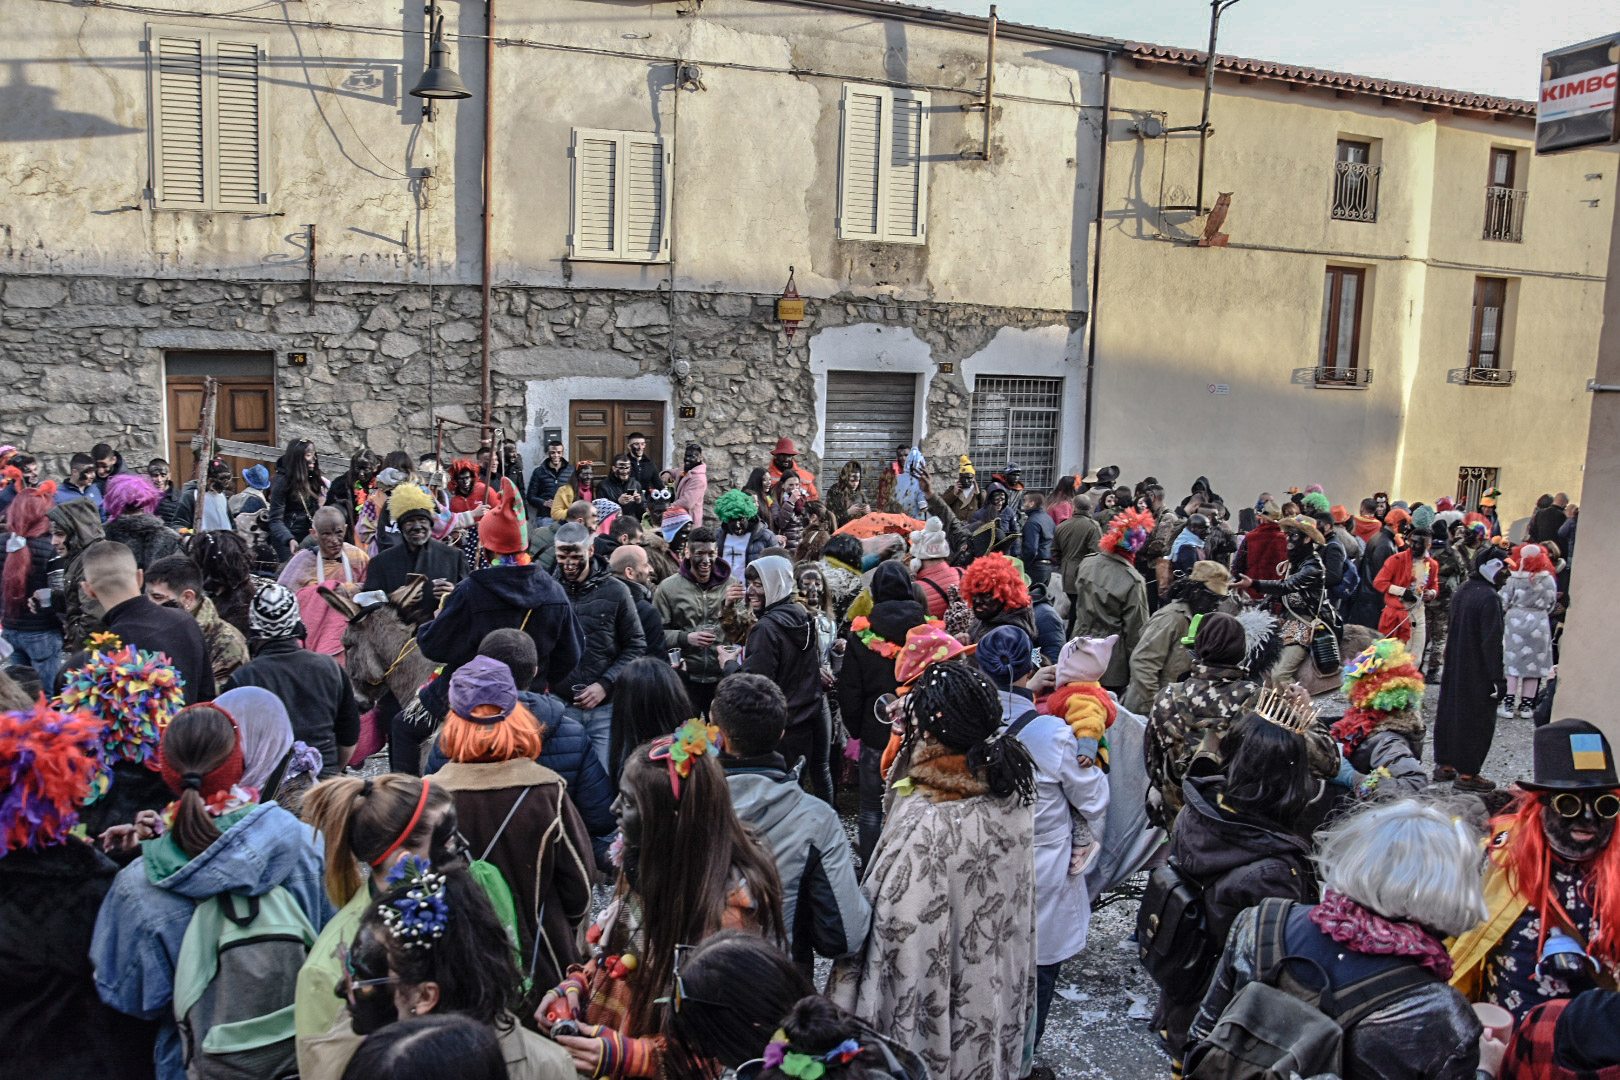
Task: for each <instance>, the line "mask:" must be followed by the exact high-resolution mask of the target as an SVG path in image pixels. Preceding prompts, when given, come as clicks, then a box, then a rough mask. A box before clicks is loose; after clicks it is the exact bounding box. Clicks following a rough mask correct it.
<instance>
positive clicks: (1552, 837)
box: [1541, 791, 1620, 862]
mask: <svg viewBox="0 0 1620 1080" xmlns="http://www.w3.org/2000/svg"><path fill="white" fill-rule="evenodd" d="M1546 799H1547V805H1546V809H1545V811H1544V812H1543V813H1542V815H1541V830H1542V832H1543V833H1545V834H1546V836H1547V846H1548V847H1550V848H1552V849H1553V853H1554V854H1556V855H1557V856H1558V857H1559V858H1560V859H1563V860H1564V861H1565V862H1585V861H1586V860H1587V859H1591V858H1593V857H1594V856H1596V855H1597V854H1598V853H1599V852H1601V851H1602V850H1603V849H1604V848H1606V847H1608V846H1609V842H1610V841H1611V840H1613V839H1614V823H1615V817H1614V815H1615V813H1616V812H1617V811H1620V797H1616V795H1615V793H1614V792H1610V791H1583V792H1580V793H1578V794H1577V793H1575V792H1569V791H1562V792H1559V793H1558V794H1556V795H1547V796H1546ZM1605 815H1608V816H1605Z"/></svg>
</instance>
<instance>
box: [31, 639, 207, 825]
mask: <svg viewBox="0 0 1620 1080" xmlns="http://www.w3.org/2000/svg"><path fill="white" fill-rule="evenodd" d="M185 703H186V695H185V682H184V680H183V679H181V677H180V673H179V672H177V671H175V670H174V666H173V664H171V663H170V661H169V658H168V657H167V656H166V655H164V654H163V653H160V652H159V653H151V652H141V651H138V650H137V649H136V648H135V646H133V645H125V646H124V647H123V648H120V649H116V650H109V651H93V652H92V653H91V654H90V660H89V662H88V663H86V664H85V665H84V666H83V667H79V668H75V669H73V670H72V671H69V672H68V673H67V677H66V682H65V683H64V685H63V687H62V693H61V695H60V696H59V697H58V698H57V699H56V701H55V702H54V704H55V706H56V707H57V708H58V709H62V710H70V709H71V710H81V711H84V712H87V713H89V714H91V715H92V716H94V717H96V718H98V719H100V720H101V721H102V723H103V724H104V725H105V727H104V728H103V729H102V732H101V747H102V752H103V756H104V757H105V758H106V760H107V762H108V763H109V764H111V763H113V762H118V761H129V762H134V763H136V764H139V765H145V766H146V767H147V768H149V769H151V770H153V771H154V772H155V771H156V770H157V767H158V763H157V758H158V746H159V744H160V742H161V741H162V738H163V729H164V728H166V727H168V726H169V721H170V720H173V719H174V715H175V713H177V712H179V711H180V708H181V706H183V705H185ZM99 787H100V790H97V791H96V792H95V793H94V794H95V797H100V795H101V794H102V792H103V791H104V790H105V785H99ZM91 801H94V799H92V800H91Z"/></svg>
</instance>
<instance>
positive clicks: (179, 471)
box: [168, 375, 276, 489]
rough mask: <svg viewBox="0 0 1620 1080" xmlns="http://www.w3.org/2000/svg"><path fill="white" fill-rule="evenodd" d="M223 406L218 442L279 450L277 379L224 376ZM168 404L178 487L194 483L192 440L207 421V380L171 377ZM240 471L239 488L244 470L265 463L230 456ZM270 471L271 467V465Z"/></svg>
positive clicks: (172, 460) (219, 408)
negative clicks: (204, 415)
mask: <svg viewBox="0 0 1620 1080" xmlns="http://www.w3.org/2000/svg"><path fill="white" fill-rule="evenodd" d="M217 381H218V383H219V402H218V405H217V407H216V410H215V422H216V429H217V430H216V432H215V434H216V435H217V437H218V438H221V439H232V440H235V441H237V442H246V443H258V444H259V445H261V446H264V447H265V448H266V449H268V450H274V449H275V448H276V384H275V380H274V379H272V378H262V377H257V376H221V377H220V378H219V379H218V380H217ZM168 399H169V466H170V468H171V469H172V470H173V475H174V482H175V485H176V486H180V485H183V484H185V483H186V481H188V480H190V479H191V478H192V469H193V467H194V465H193V459H192V454H191V439H192V436H194V435H196V434H197V428H198V425H199V424H200V423H201V422H202V399H203V380H202V377H201V376H199V375H171V376H170V377H169V380H168ZM225 460H226V461H228V462H230V463H231V468H232V469H233V470H235V479H236V485H235V486H236V488H238V489H240V488H241V486H242V484H241V479H242V470H243V469H247V468H251V467H252V466H254V465H258V464H261V462H259V461H257V460H255V459H253V458H239V457H227V458H226V459H225ZM266 467H267V468H268V467H269V466H268V464H266Z"/></svg>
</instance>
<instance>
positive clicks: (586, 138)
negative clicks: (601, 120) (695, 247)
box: [568, 128, 672, 262]
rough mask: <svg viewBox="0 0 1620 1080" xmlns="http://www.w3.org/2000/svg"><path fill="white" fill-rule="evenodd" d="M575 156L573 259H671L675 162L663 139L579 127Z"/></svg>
mask: <svg viewBox="0 0 1620 1080" xmlns="http://www.w3.org/2000/svg"><path fill="white" fill-rule="evenodd" d="M573 155H574V221H573V232H572V233H571V234H570V235H569V238H568V248H569V255H570V257H572V258H575V259H610V260H622V261H624V262H667V261H668V260H669V229H668V221H669V185H668V183H667V182H666V178H667V177H668V175H669V171H670V166H671V164H672V161H671V157H670V153H669V149H668V147H667V146H666V144H665V141H664V139H663V137H661V136H659V135H654V134H653V133H651V132H646V131H597V130H593V129H588V128H575V129H574V146H573Z"/></svg>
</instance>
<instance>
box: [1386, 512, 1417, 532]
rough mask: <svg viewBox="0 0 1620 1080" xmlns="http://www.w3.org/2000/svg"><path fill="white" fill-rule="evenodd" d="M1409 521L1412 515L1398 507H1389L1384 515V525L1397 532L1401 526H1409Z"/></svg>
mask: <svg viewBox="0 0 1620 1080" xmlns="http://www.w3.org/2000/svg"><path fill="white" fill-rule="evenodd" d="M1411 520H1412V515H1411V514H1408V513H1407V512H1406V511H1405V510H1403V509H1402V508H1401V507H1399V506H1395V507H1391V508H1390V510H1389V513H1387V514H1385V515H1384V524H1385V525H1388V526H1389V527H1390V528H1391V529H1397V530H1398V529H1399V528H1400V527H1401V526H1402V525H1406V524H1409V523H1410V522H1411Z"/></svg>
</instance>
